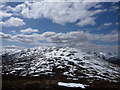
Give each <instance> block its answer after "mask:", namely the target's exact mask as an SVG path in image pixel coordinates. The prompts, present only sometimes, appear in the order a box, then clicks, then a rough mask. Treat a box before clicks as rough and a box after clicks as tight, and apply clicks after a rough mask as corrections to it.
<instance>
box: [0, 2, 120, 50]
mask: <svg viewBox="0 0 120 90" xmlns="http://www.w3.org/2000/svg"><path fill="white" fill-rule="evenodd" d="M0 8H1V9H0V18H1V21H0V26H1V27H2V31H1V32H0V37H1V38H2V45H1V47H2V48H19V49H21V48H31V47H38V46H63V47H66V46H70V47H75V48H78V49H82V50H85V51H96V50H97V51H98V50H99V51H113V52H116V51H118V45H119V44H118V42H119V40H118V33H119V30H118V26H119V23H118V16H119V15H120V13H119V12H118V9H119V8H118V2H44V1H39V2H27V1H26V2H4V3H0Z"/></svg>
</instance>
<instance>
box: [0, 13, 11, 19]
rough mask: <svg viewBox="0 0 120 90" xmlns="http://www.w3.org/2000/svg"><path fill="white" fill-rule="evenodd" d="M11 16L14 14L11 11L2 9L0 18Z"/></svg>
mask: <svg viewBox="0 0 120 90" xmlns="http://www.w3.org/2000/svg"><path fill="white" fill-rule="evenodd" d="M10 16H12V14H11V13H6V12H2V11H0V18H4V17H10Z"/></svg>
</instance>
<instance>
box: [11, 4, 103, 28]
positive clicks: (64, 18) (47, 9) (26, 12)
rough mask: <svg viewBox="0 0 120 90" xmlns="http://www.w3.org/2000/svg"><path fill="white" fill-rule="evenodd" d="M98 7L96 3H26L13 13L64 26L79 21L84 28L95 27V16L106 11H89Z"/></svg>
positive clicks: (14, 9)
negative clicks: (43, 19) (47, 20)
mask: <svg viewBox="0 0 120 90" xmlns="http://www.w3.org/2000/svg"><path fill="white" fill-rule="evenodd" d="M96 5H98V3H96V2H51V3H50V2H34V3H29V2H25V3H22V4H20V5H18V6H16V7H15V8H13V9H12V11H13V12H14V13H20V14H21V15H23V16H24V17H26V18H34V19H36V18H47V19H51V20H52V21H53V22H54V23H58V24H62V25H64V24H66V23H74V22H76V21H77V20H79V21H80V22H78V23H80V25H79V26H84V25H95V19H96V18H95V17H93V15H95V14H99V13H102V12H104V11H105V10H101V9H98V10H89V9H90V8H92V7H93V8H94V7H95V6H96ZM87 21H88V22H87ZM90 21H91V22H92V23H90Z"/></svg>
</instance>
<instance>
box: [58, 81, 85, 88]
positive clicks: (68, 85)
mask: <svg viewBox="0 0 120 90" xmlns="http://www.w3.org/2000/svg"><path fill="white" fill-rule="evenodd" d="M58 85H59V86H65V87H74V88H78V87H80V88H85V87H86V86H87V85H83V84H80V83H64V82H58Z"/></svg>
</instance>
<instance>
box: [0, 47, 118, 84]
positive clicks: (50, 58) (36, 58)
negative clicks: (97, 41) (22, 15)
mask: <svg viewBox="0 0 120 90" xmlns="http://www.w3.org/2000/svg"><path fill="white" fill-rule="evenodd" d="M1 55H2V60H3V65H2V69H3V70H2V74H6V75H7V74H14V75H19V76H28V75H29V76H31V77H35V76H40V75H49V76H53V75H56V74H60V75H63V76H67V77H68V79H72V80H80V79H81V78H85V79H90V78H94V79H96V80H100V79H102V80H107V81H110V82H119V81H118V79H119V78H120V73H119V70H120V67H119V66H117V65H114V64H111V63H109V62H107V61H105V60H103V58H101V57H98V56H96V55H94V54H90V53H84V52H83V51H80V50H79V51H78V50H76V49H74V48H70V47H66V48H60V47H49V48H48V47H47V48H46V47H45V48H41V47H37V48H30V49H24V50H15V51H14V50H13V51H9V52H4V51H3V53H2V54H1ZM99 55H100V54H99Z"/></svg>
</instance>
